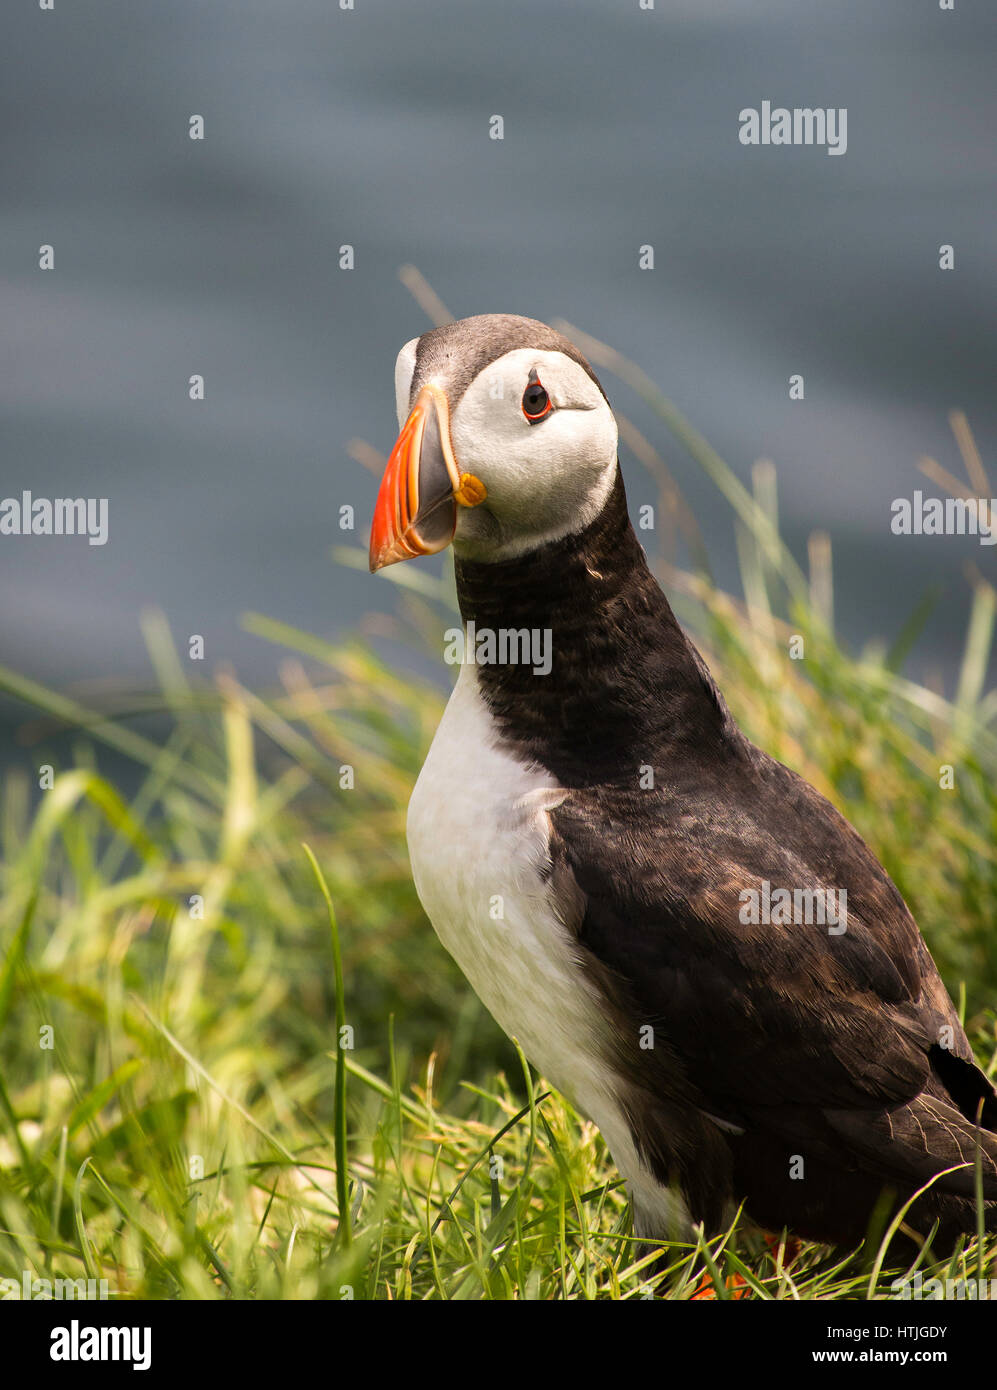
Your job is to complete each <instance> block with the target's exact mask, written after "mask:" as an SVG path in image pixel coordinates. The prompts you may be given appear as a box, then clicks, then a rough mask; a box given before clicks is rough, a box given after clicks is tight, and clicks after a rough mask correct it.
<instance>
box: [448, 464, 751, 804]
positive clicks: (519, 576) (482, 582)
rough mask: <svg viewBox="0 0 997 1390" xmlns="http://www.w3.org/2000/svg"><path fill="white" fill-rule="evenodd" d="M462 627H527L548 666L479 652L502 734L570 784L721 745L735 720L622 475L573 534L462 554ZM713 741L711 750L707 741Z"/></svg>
mask: <svg viewBox="0 0 997 1390" xmlns="http://www.w3.org/2000/svg"><path fill="white" fill-rule="evenodd" d="M456 574H457V597H458V600H459V603H460V610H461V615H462V617H463V620H464V625H465V630H467V626H468V624H469V623H471V622H473V623H474V628H475V633H476V639H477V641H478V642H479V643H480V642H481V640H482V638H481V635H482V633H483V632H494V633H499V632H500V631H501V630H503V629H505V630H508V629H517V630H520V631H521V630H522V629H524V628H525V629H528V630H529V631H530V632H531V633H536V634H539V635H538V636H537V638H536V639H535V640H536V641H537V642H538V644H540V646H541V648H542V647H543V643H544V642H546V644H547V645H546V650H547V651H548V652H549V655H550V670H549V673H548V674H546V675H540V674H535V672H534V665H533V664H532V663H519V662H517V663H508V662H507V663H505V664H499V663H498V662H494V663H490V662H487V661H486V662H485V663H481V662H478V663H476V667H477V678H478V683H479V688H480V690H481V693H482V695H483V697H484V699H485V702H486V703H487V705H488V706H489V709H490V710H491V713H492V715H493V716H494V717H495V719H496V720H497V722H498V724H499V726H500V728H501V730H502V734H503V736H504V737H505V738H506V739H508V740H509V741H510V742H511V743H513V744H514V745H516V746H517V747H518V749H519V750H520V752H521V753H522V754H524V755H525V756H527V757H528V758H529V759H531V760H533V761H536V762H538V763H540V764H542V765H543V766H545V767H547V768H549V769H550V771H552V772H554V773H555V774H556V775H557V776H558V778H559V779H560V781H561V783H562V785H566V786H578V785H586V784H592V783H593V781H599V780H607V779H609V780H618V779H619V778H620V777H624V778H629V777H631V776H634V777H635V776H636V775H637V774H636V770H635V769H636V768H637V767H639V766H640V765H642V764H651V765H652V766H656V765H657V764H658V762H659V760H664V759H665V758H666V757H667V755H668V752H669V751H670V750H671V749H672V748H673V747H674V746H676V745H678V744H683V743H684V744H686V745H688V744H694V745H697V746H700V747H702V746H703V745H706V746H708V747H712V748H716V745H717V743H718V741H722V740H723V739H724V738H725V737H729V736H730V734H731V732H732V731H733V729H734V726H733V722H732V721H731V718H730V715H729V713H728V712H727V708H726V705H725V704H724V702H723V699H722V697H720V695H719V693H718V692H717V690H716V687H715V686H714V685H713V682H712V680H710V677H709V674H708V672H707V671H706V668H705V666H704V665H703V664H702V662H701V660H700V659H699V657H698V655H697V653H695V652H694V650H693V649H692V647H691V646H690V644H689V643H688V641H687V640H686V638H685V636H684V634H683V632H682V630H681V628H680V627H679V625H678V623H677V622H676V621H675V616H674V614H673V613H672V610H671V608H670V606H669V604H668V600H667V599H666V598H665V596H664V594H663V593H662V592H661V589H660V588H659V586H658V584H657V581H656V580H655V578H654V576H653V575H652V574H651V572H650V570H649V569H648V567H647V561H646V560H645V557H644V552H643V550H642V548H641V546H640V544H639V542H638V540H637V537H636V535H635V534H634V531H633V527H632V526H631V525H630V518H629V515H628V513H627V501H626V493H625V491H624V487H623V479H622V476H621V475H620V472H619V468H618V467H617V475H616V481H615V484H614V486H613V489H612V491H611V492H610V495H609V498H608V500H607V502H606V505H605V507H604V508H603V509H602V511H601V512H600V513H599V515H598V516H597V517H596V519H595V520H594V521H593V522H592V523H591V525H589V526H588V527H586V529H585V530H584V531H580V532H578V533H577V534H575V535H573V536H566V537H565V538H564V539H563V540H559V541H555V542H552V543H550V544H547V545H545V546H542V547H541V548H539V549H538V550H535V551H532V552H530V553H528V554H526V555H521V556H517V557H516V558H515V559H512V560H507V561H501V562H498V563H495V564H485V563H480V562H473V561H467V560H461V559H460V558H459V557H458V558H457V561H456ZM704 751H705V750H704Z"/></svg>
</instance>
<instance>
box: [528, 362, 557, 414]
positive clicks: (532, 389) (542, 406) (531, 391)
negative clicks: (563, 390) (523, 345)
mask: <svg viewBox="0 0 997 1390" xmlns="http://www.w3.org/2000/svg"><path fill="white" fill-rule="evenodd" d="M522 408H523V414H524V415H525V416H526V419H527V421H528V422H529V424H531V425H535V424H537V423H538V422H539V421H540V420H543V419H544V417H545V416H547V415H549V414H550V412H551V411H552V410H553V409H554V402H553V401H552V400H551V398H550V396H548V394H547V391H546V389H545V387H544V386H543V384H542V383H541V381H540V378H539V376H538V375H537V369H536V367H534V368H533V369H532V370H531V372H530V375H529V377H528V378H527V382H526V390H525V391H524V392H523V400H522Z"/></svg>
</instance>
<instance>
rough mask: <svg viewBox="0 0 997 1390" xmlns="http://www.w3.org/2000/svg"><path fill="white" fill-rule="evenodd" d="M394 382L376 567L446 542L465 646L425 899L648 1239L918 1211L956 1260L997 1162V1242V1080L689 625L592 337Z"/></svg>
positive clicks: (892, 904)
mask: <svg viewBox="0 0 997 1390" xmlns="http://www.w3.org/2000/svg"><path fill="white" fill-rule="evenodd" d="M395 396H396V406H397V414H398V423H399V427H400V433H399V435H398V439H397V443H396V444H395V446H394V448H393V449H392V452H391V454H390V457H389V458H388V461H387V465H386V468H385V472H384V477H383V481H382V482H381V485H380V489H379V492H378V495H377V500H376V504H375V510H374V516H373V523H372V528H371V537H370V568H371V571H372V572H373V571H376V570H379V569H381V568H382V567H383V566H385V565H390V564H395V563H397V562H400V561H405V560H408V559H413V558H416V557H418V556H423V555H431V554H434V553H436V552H438V551H441V550H443V549H444V548H445V547H446V546H448V545H452V546H453V549H454V564H455V575H456V587H457V598H458V601H459V606H460V612H461V618H462V632H463V635H464V638H465V639H466V640H465V642H464V646H463V652H462V660H461V664H460V669H459V674H458V679H457V681H456V684H455V686H454V689H453V692H452V694H451V696H450V699H449V702H448V704H447V706H446V709H445V712H444V714H443V717H442V720H441V722H440V725H439V728H438V730H437V732H436V735H435V737H434V739H433V741H432V745H431V747H430V750H429V753H428V755H427V757H426V760H425V763H424V765H423V767H422V770H421V772H420V774H419V777H418V780H417V782H416V784H415V787H414V790H413V792H412V796H411V800H410V804H409V809H408V818H407V839H408V847H409V854H410V859H411V866H412V874H413V879H414V883H415V887H416V890H417V893H418V896H419V899H420V901H421V903H422V905H423V907H424V909H425V912H426V915H427V916H428V918H429V920H430V922H431V923H432V925H433V927H434V929H435V931H436V933H437V935H438V936H439V939H440V941H441V942H442V944H443V946H444V947H445V948H446V950H447V951H448V952H449V953H450V954H451V955H452V956H453V958H454V959H455V960H456V962H457V964H458V966H459V967H460V969H461V970H462V971H463V973H464V975H465V976H466V977H467V979H468V981H469V982H470V984H471V986H472V987H473V989H474V990H475V992H476V993H477V995H478V996H479V998H480V999H481V1001H482V1002H483V1004H484V1005H485V1007H486V1008H487V1009H488V1011H489V1012H490V1013H491V1015H492V1016H493V1018H494V1019H495V1021H496V1022H497V1023H498V1025H499V1027H500V1028H502V1029H503V1030H504V1032H505V1033H506V1034H508V1035H509V1036H510V1037H512V1038H515V1039H517V1040H518V1041H519V1043H520V1044H521V1046H522V1048H523V1051H524V1053H525V1055H526V1056H527V1058H528V1059H529V1060H530V1062H531V1063H532V1064H533V1065H534V1066H535V1067H536V1068H537V1069H538V1070H539V1071H540V1073H541V1074H542V1075H543V1076H544V1077H545V1078H546V1080H547V1081H548V1082H549V1083H551V1084H552V1085H553V1086H554V1087H555V1088H556V1089H557V1090H558V1091H559V1092H561V1093H562V1094H563V1095H564V1096H565V1097H566V1098H567V1099H568V1100H569V1102H570V1103H571V1104H572V1105H573V1106H574V1107H575V1108H576V1109H577V1110H578V1111H579V1112H580V1113H581V1114H582V1115H584V1116H586V1117H587V1118H588V1119H590V1120H591V1121H592V1122H593V1123H594V1124H595V1125H596V1126H597V1127H598V1128H599V1130H600V1131H601V1133H602V1136H603V1137H604V1139H605V1141H606V1144H607V1146H608V1149H609V1151H610V1154H611V1156H612V1160H613V1163H614V1165H615V1166H616V1168H617V1169H618V1171H619V1173H620V1175H621V1177H622V1179H623V1180H624V1182H625V1184H626V1189H627V1192H628V1196H629V1199H630V1204H631V1211H632V1218H633V1230H634V1232H635V1235H636V1236H637V1237H639V1238H641V1239H643V1240H647V1241H666V1240H682V1239H689V1238H691V1233H692V1232H693V1231H694V1229H695V1228H696V1227H700V1228H701V1229H702V1230H704V1231H706V1232H708V1233H715V1232H719V1231H721V1230H723V1229H724V1228H725V1227H726V1225H727V1224H728V1223H729V1222H730V1220H731V1219H732V1217H733V1215H734V1214H735V1213H736V1212H737V1210H738V1209H739V1208H743V1210H744V1212H746V1214H747V1215H748V1217H749V1218H750V1219H751V1221H752V1222H753V1223H755V1224H756V1225H758V1226H759V1227H761V1228H762V1230H768V1231H781V1230H784V1229H785V1230H788V1231H789V1232H790V1233H792V1234H794V1235H796V1236H801V1237H805V1238H808V1239H811V1240H815V1241H819V1242H824V1243H829V1244H834V1245H845V1246H849V1247H853V1248H857V1247H858V1246H860V1245H861V1244H862V1243H863V1241H865V1240H867V1239H868V1238H869V1234H870V1232H871V1231H874V1230H878V1231H880V1232H881V1231H882V1229H883V1227H884V1224H885V1220H886V1219H887V1218H888V1217H889V1216H890V1215H891V1214H893V1213H896V1214H898V1215H899V1213H900V1209H901V1208H902V1207H903V1206H904V1205H905V1204H908V1203H909V1204H910V1205H909V1207H908V1210H907V1212H906V1213H905V1214H904V1216H903V1218H902V1225H901V1226H900V1231H901V1239H903V1238H904V1235H906V1236H907V1238H909V1239H913V1240H914V1241H915V1243H923V1242H924V1241H925V1240H926V1239H928V1238H933V1240H934V1243H935V1246H936V1247H937V1248H942V1247H943V1246H951V1244H952V1243H953V1242H954V1241H955V1240H956V1239H957V1238H958V1236H959V1235H960V1233H964V1232H965V1233H972V1232H974V1231H975V1230H976V1229H977V1201H976V1190H977V1189H976V1184H977V1183H978V1182H979V1183H981V1186H982V1197H983V1214H984V1222H985V1226H986V1228H987V1229H989V1230H994V1229H997V1093H995V1091H994V1087H993V1086H992V1085H991V1083H990V1081H989V1080H988V1079H987V1077H986V1076H985V1075H984V1073H983V1072H982V1071H981V1069H980V1068H979V1066H978V1065H977V1064H976V1061H975V1058H974V1055H973V1051H972V1048H971V1046H970V1043H969V1041H968V1039H967V1037H966V1034H965V1032H964V1031H963V1028H962V1025H961V1023H960V1021H959V1018H958V1015H957V1013H956V1011H955V1009H954V1007H953V1005H952V1001H951V999H950V998H949V996H948V994H947V992H946V990H945V986H944V984H943V983H942V980H941V977H940V975H939V973H938V970H937V968H936V966H935V964H934V962H933V960H932V958H931V955H930V953H929V951H928V948H927V946H926V944H925V942H924V940H923V938H922V936H921V934H920V932H919V930H918V928H917V925H916V924H915V922H914V919H913V917H912V916H911V913H910V912H909V910H908V908H907V906H906V904H905V903H904V901H903V898H902V897H901V895H900V893H899V892H898V891H897V889H896V887H895V886H894V884H893V883H892V882H891V880H890V878H889V877H888V875H887V873H886V872H885V870H884V869H883V868H882V866H881V865H880V864H879V862H878V861H877V859H876V857H875V855H874V854H873V853H872V851H871V850H870V849H869V848H868V846H867V845H866V844H865V842H864V841H863V840H862V838H861V837H860V836H859V834H858V833H857V832H856V831H855V830H854V829H853V828H852V826H851V825H850V824H849V823H848V821H847V820H845V819H844V817H843V816H842V815H841V814H840V813H839V812H838V811H837V810H836V809H835V807H834V806H832V805H831V803H830V802H829V801H827V800H826V799H825V798H824V797H823V796H821V795H820V794H819V793H818V792H817V791H815V790H814V788H813V787H811V786H810V785H809V784H808V783H807V782H806V781H805V780H804V779H803V778H802V777H800V776H799V775H797V773H795V772H793V771H792V770H791V769H790V768H788V767H785V766H784V765H783V764H782V763H779V762H777V761H776V760H775V759H774V758H772V757H770V756H769V755H768V754H767V753H765V752H764V751H763V750H762V749H760V748H758V747H756V746H755V745H754V744H753V743H751V741H750V740H749V739H748V738H747V737H746V736H745V734H744V733H743V732H742V731H741V729H740V728H739V727H738V725H737V724H736V723H735V721H734V719H733V718H732V716H731V713H730V710H729V709H728V707H727V704H726V702H725V700H724V697H723V695H722V694H721V692H720V691H719V689H718V688H717V686H716V684H715V682H714V681H713V679H712V677H711V675H710V672H709V670H708V668H707V666H706V663H705V662H704V660H703V658H702V657H701V655H700V654H699V652H698V651H697V650H696V648H695V646H694V645H693V644H692V642H691V641H690V640H689V638H688V637H687V636H686V634H685V633H684V631H683V630H682V628H681V627H680V625H679V624H678V622H677V621H676V619H675V616H674V614H673V612H672V609H671V607H670V605H669V603H668V600H667V598H666V597H665V595H664V593H663V592H662V590H661V588H660V587H659V585H658V583H657V581H656V580H655V578H654V576H653V574H652V573H651V570H650V569H649V567H648V563H647V559H646V557H645V554H644V551H643V549H642V547H641V545H640V543H639V541H638V539H637V536H636V534H635V532H634V529H633V527H632V525H631V523H630V519H629V515H628V510H627V500H626V494H625V491H624V485H623V478H622V474H621V471H620V466H619V461H618V456H617V426H616V421H615V417H614V415H613V411H612V409H611V407H610V404H609V401H608V398H607V396H606V393H605V391H604V390H603V388H602V386H601V384H600V382H599V380H598V378H597V376H596V374H595V372H594V371H593V370H592V367H591V366H590V365H589V363H588V362H587V361H586V359H585V357H584V356H583V355H582V354H581V353H580V352H579V351H578V350H577V348H575V347H574V345H573V344H572V343H570V342H569V341H568V340H567V339H566V338H565V337H564V336H562V335H561V334H560V333H558V332H556V331H554V330H553V329H551V328H550V327H548V326H547V325H546V324H543V323H541V322H539V321H537V320H534V319H530V318H523V317H519V316H518V315H511V314H482V315H477V316H475V317H472V318H466V319H462V320H459V321H457V322H452V323H448V324H446V325H444V326H442V327H438V328H434V329H432V330H431V331H429V332H426V333H424V334H422V335H421V336H420V337H418V338H413V339H412V340H411V341H410V342H408V343H406V344H405V346H404V347H403V348H402V349H401V351H400V353H399V354H398V358H397V363H396V368H395ZM541 651H542V652H543V653H544V657H543V659H540V660H538V659H537V657H538V652H541ZM825 901H826V902H827V903H830V904H831V905H832V906H833V907H835V908H836V909H838V910H836V911H830V910H829V912H828V914H827V916H826V918H825V916H823V915H822V914H821V912H820V911H819V910H816V911H810V910H808V905H809V907H811V908H812V907H813V905H814V904H815V903H816V904H817V905H818V909H819V905H820V904H821V903H824V902H825ZM841 909H844V910H841ZM884 1213H885V1215H884ZM877 1223H878V1224H877Z"/></svg>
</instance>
